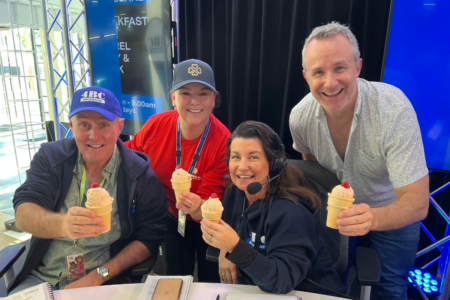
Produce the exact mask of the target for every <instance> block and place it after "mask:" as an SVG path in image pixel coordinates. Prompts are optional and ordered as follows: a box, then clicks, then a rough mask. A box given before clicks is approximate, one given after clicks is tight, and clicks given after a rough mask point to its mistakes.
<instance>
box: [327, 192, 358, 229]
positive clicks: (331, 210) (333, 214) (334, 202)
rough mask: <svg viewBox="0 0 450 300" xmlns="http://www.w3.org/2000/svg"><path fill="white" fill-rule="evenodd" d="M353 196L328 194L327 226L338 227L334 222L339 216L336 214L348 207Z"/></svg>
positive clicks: (352, 200) (353, 199) (351, 202)
mask: <svg viewBox="0 0 450 300" xmlns="http://www.w3.org/2000/svg"><path fill="white" fill-rule="evenodd" d="M354 201H355V198H351V199H348V198H342V197H336V196H333V195H331V194H330V193H329V194H328V213H327V226H328V227H330V228H334V229H339V228H338V225H337V223H336V221H337V219H338V218H339V217H338V215H339V213H340V212H341V211H343V210H345V209H347V208H350V206H352V204H353V202H354Z"/></svg>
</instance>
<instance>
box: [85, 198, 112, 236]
mask: <svg viewBox="0 0 450 300" xmlns="http://www.w3.org/2000/svg"><path fill="white" fill-rule="evenodd" d="M86 208H87V209H90V210H93V211H95V212H96V213H97V217H102V218H103V223H101V224H97V225H104V226H106V230H105V231H103V233H105V232H108V231H110V230H111V212H112V202H111V203H110V204H108V205H105V206H89V205H87V204H86Z"/></svg>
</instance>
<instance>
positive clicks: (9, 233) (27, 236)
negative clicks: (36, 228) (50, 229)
mask: <svg viewBox="0 0 450 300" xmlns="http://www.w3.org/2000/svg"><path fill="white" fill-rule="evenodd" d="M4 234H6V235H7V236H10V237H12V238H15V239H17V240H21V241H22V242H25V241H26V240H29V239H31V233H27V232H17V231H13V230H8V231H6V232H4Z"/></svg>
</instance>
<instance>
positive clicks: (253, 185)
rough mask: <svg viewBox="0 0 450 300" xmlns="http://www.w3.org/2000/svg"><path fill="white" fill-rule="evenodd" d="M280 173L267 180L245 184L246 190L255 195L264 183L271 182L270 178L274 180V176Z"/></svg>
mask: <svg viewBox="0 0 450 300" xmlns="http://www.w3.org/2000/svg"><path fill="white" fill-rule="evenodd" d="M280 175H281V173H280V174H278V175H277V176H275V177H273V178H271V179H269V180H267V181H266V182H263V183H260V182H252V183H250V184H249V185H247V192H248V193H249V194H250V195H255V194H257V193H259V192H260V191H261V190H262V186H263V185H265V184H266V183H269V182H271V181H272V180H274V179H275V178H277V177H278V176H280Z"/></svg>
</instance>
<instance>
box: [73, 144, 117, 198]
mask: <svg viewBox="0 0 450 300" xmlns="http://www.w3.org/2000/svg"><path fill="white" fill-rule="evenodd" d="M118 157H119V155H118V151H117V145H115V146H114V151H113V154H112V156H111V158H110V159H109V161H108V163H107V164H106V166H105V168H104V169H103V171H102V175H103V177H104V178H105V183H104V184H103V188H104V189H106V188H107V187H108V186H109V184H110V181H111V175H112V174H113V172H114V170H115V169H116V164H117V161H118ZM83 168H84V160H83V155H82V154H81V152H79V151H78V160H77V163H76V164H75V167H74V168H73V173H74V176H75V177H76V178H77V181H78V185H80V184H81V178H82V177H83V172H82V170H83ZM87 184H88V185H89V182H87Z"/></svg>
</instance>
